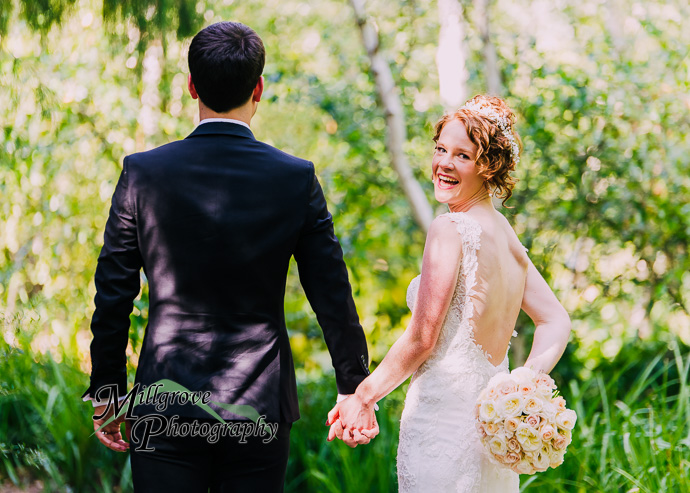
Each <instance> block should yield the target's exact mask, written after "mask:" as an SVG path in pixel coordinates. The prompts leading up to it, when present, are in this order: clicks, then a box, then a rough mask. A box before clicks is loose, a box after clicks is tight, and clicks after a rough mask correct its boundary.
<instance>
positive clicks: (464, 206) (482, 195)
mask: <svg viewBox="0 0 690 493" xmlns="http://www.w3.org/2000/svg"><path fill="white" fill-rule="evenodd" d="M492 195H493V194H492V193H491V192H489V191H488V190H487V189H486V188H484V187H482V188H480V189H479V190H477V191H476V192H475V193H474V194H473V195H472V196H471V197H469V198H468V199H467V200H465V201H464V202H461V203H460V204H458V205H456V206H455V209H456V210H454V211H452V210H451V212H466V211H468V210H469V209H470V208H472V206H473V205H474V204H476V203H478V202H481V201H482V200H484V199H486V198H487V197H491V196H492ZM448 210H450V205H449V206H448Z"/></svg>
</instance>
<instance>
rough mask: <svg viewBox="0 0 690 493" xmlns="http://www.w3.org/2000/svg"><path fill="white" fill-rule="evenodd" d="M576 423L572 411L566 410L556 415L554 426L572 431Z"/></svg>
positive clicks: (575, 417)
mask: <svg viewBox="0 0 690 493" xmlns="http://www.w3.org/2000/svg"><path fill="white" fill-rule="evenodd" d="M575 421H577V414H575V411H573V410H572V409H566V410H565V411H561V412H559V413H558V414H556V424H557V425H558V426H559V427H560V428H563V429H566V430H572V429H573V428H574V427H575Z"/></svg>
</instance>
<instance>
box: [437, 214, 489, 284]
mask: <svg viewBox="0 0 690 493" xmlns="http://www.w3.org/2000/svg"><path fill="white" fill-rule="evenodd" d="M443 215H444V216H446V217H447V218H448V219H450V220H451V221H453V222H454V223H455V227H456V229H457V230H458V233H460V236H461V238H462V266H461V272H462V273H463V275H464V277H465V279H466V281H467V289H468V293H469V292H470V291H471V289H472V288H473V287H474V285H475V274H476V272H477V250H479V248H480V247H481V235H482V227H481V226H480V225H479V223H478V222H477V220H476V219H473V218H472V217H470V216H469V215H467V214H466V213H465V212H447V213H445V214H443Z"/></svg>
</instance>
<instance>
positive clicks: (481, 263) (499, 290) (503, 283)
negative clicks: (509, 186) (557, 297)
mask: <svg viewBox="0 0 690 493" xmlns="http://www.w3.org/2000/svg"><path fill="white" fill-rule="evenodd" d="M468 215H469V216H470V217H471V218H472V219H474V220H475V221H476V222H477V223H479V225H480V226H481V230H482V233H481V247H480V248H479V249H478V251H477V273H476V285H475V286H474V292H473V293H472V295H471V298H472V304H473V306H474V313H473V315H472V318H471V319H470V324H471V325H472V328H473V330H474V339H475V342H476V343H477V344H478V345H480V346H481V347H482V349H484V351H486V353H488V355H489V360H490V361H491V363H492V364H493V365H494V366H497V365H499V364H500V363H501V361H502V360H503V356H504V355H505V354H506V351H507V349H508V344H509V343H510V339H511V337H512V335H513V330H514V329H515V322H516V320H517V317H518V315H519V314H520V308H521V306H522V300H523V295H524V288H525V279H526V277H527V267H528V263H529V261H528V258H527V254H526V253H525V249H524V247H523V246H522V244H521V243H520V241H519V240H518V238H517V236H516V235H515V232H514V231H513V229H512V228H511V226H510V224H509V223H508V220H507V219H506V218H505V217H504V216H503V215H502V214H501V213H500V212H498V211H493V213H492V212H491V211H485V210H481V211H472V213H471V214H468Z"/></svg>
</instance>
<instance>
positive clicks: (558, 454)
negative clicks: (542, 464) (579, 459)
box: [547, 447, 565, 467]
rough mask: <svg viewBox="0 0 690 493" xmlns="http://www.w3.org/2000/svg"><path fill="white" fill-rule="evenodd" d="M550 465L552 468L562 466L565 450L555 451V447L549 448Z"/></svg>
mask: <svg viewBox="0 0 690 493" xmlns="http://www.w3.org/2000/svg"><path fill="white" fill-rule="evenodd" d="M547 453H548V456H549V465H550V466H551V467H556V466H560V465H561V464H563V456H564V455H565V450H555V449H554V448H553V447H548V452H547Z"/></svg>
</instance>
